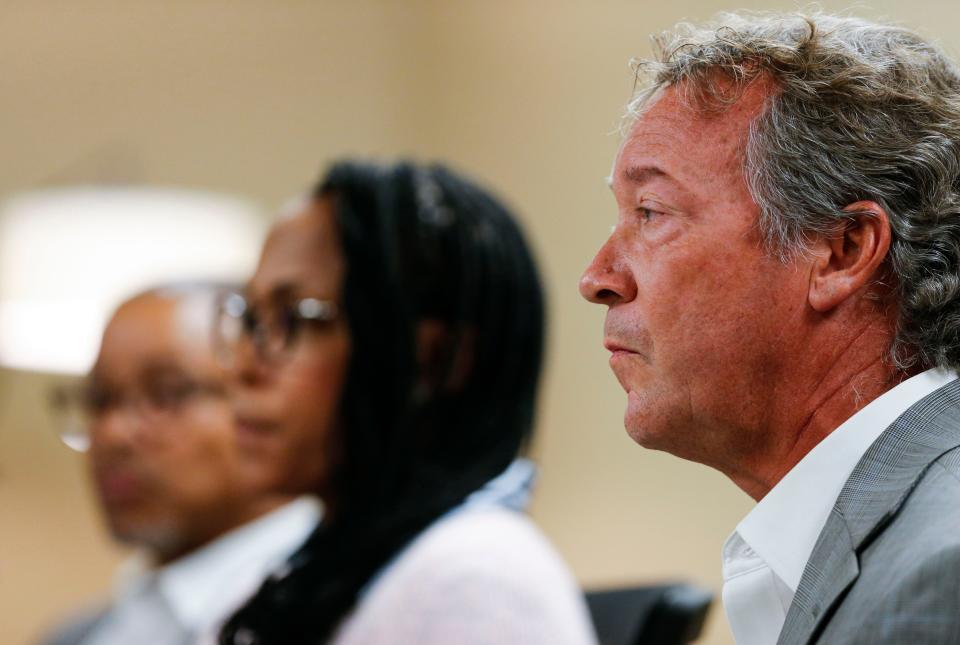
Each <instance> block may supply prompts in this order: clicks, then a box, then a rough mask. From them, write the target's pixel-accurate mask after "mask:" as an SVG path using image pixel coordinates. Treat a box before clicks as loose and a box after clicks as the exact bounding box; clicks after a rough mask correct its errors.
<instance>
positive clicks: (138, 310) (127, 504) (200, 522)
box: [46, 285, 320, 645]
mask: <svg viewBox="0 0 960 645" xmlns="http://www.w3.org/2000/svg"><path fill="white" fill-rule="evenodd" d="M220 295H222V294H221V292H220V290H218V289H217V288H215V287H212V286H207V285H190V286H178V287H171V288H163V289H155V290H152V291H149V292H146V293H143V294H141V295H138V296H136V297H134V298H132V299H131V300H129V301H127V302H126V303H124V304H123V305H122V306H121V307H120V308H119V309H118V310H117V312H116V313H115V314H114V316H113V318H112V320H111V321H110V323H109V324H108V326H107V328H106V331H105V332H104V335H103V341H102V345H101V348H100V353H99V356H98V358H97V362H96V365H95V366H94V368H93V370H92V373H91V374H90V377H89V380H88V383H87V384H86V385H85V387H84V388H83V392H82V394H81V395H80V396H79V397H78V398H77V401H78V404H79V405H81V406H82V407H83V408H84V411H85V412H86V414H87V417H88V419H89V425H88V427H89V465H90V471H91V476H92V480H93V484H94V488H95V491H96V494H97V498H98V500H99V502H100V505H101V507H102V509H103V513H104V517H105V519H106V523H107V525H108V527H109V529H110V532H111V534H112V535H113V537H114V538H115V539H116V540H117V541H119V542H121V543H124V544H128V545H131V546H134V547H137V549H138V553H137V554H136V555H135V556H134V557H133V558H132V559H131V560H130V561H129V562H128V563H127V564H126V566H125V567H123V568H122V570H121V574H120V576H119V579H118V585H117V589H116V593H115V596H114V598H113V601H112V602H111V603H110V604H109V606H107V607H105V608H100V609H98V610H95V611H92V612H89V613H87V614H86V615H84V616H82V617H81V618H79V619H76V620H74V621H71V622H70V623H69V624H68V625H66V626H65V627H61V628H60V629H59V630H57V632H56V633H55V635H54V636H52V637H51V638H50V639H49V640H47V641H46V642H47V643H50V644H56V645H68V644H72V643H77V644H79V643H84V644H88V645H110V644H115V645H120V644H122V645H129V644H131V643H137V644H138V645H140V644H151V643H156V644H158V645H159V644H168V643H169V644H185V643H198V642H199V643H204V642H214V639H215V634H216V633H217V631H218V629H219V627H220V625H221V623H222V622H223V621H224V620H225V619H226V618H227V617H229V616H230V614H231V613H232V612H233V611H234V610H235V609H236V607H237V606H238V605H240V604H241V603H242V602H243V601H244V600H246V599H247V597H248V596H249V595H251V594H252V593H253V592H254V591H256V589H257V588H258V587H259V585H260V583H261V582H262V581H263V579H264V578H265V577H266V576H267V575H269V573H270V572H271V571H272V570H273V569H274V568H275V567H277V566H279V565H280V564H281V563H283V562H284V561H285V560H286V559H287V558H288V557H289V555H290V554H291V553H292V552H293V551H294V550H295V549H296V548H297V547H299V546H300V544H301V543H302V542H303V540H304V539H305V538H306V537H307V535H308V534H309V533H310V532H311V531H312V530H313V528H314V527H315V526H316V524H317V522H318V521H319V517H320V513H319V507H318V503H317V502H316V501H315V500H314V499H312V498H298V499H292V498H290V497H282V496H277V495H273V494H270V495H268V494H265V493H261V492H258V491H255V490H253V489H252V488H251V487H250V486H249V485H247V483H246V480H245V477H244V463H243V459H242V455H241V454H240V452H238V450H237V448H236V444H235V440H236V438H235V436H234V430H235V428H234V417H233V413H232V410H231V407H230V405H229V401H228V400H227V398H226V389H225V386H226V383H225V381H224V374H223V373H222V371H221V369H220V367H219V365H218V364H217V361H216V360H215V356H214V351H213V348H212V345H211V338H212V323H213V318H214V311H215V304H216V299H217V298H218V297H219V296H220Z"/></svg>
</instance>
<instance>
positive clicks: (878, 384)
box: [730, 328, 913, 501]
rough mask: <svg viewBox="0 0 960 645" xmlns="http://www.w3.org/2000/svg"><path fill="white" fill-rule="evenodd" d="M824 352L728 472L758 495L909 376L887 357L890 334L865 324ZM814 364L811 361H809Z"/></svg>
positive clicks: (756, 497) (747, 490)
mask: <svg viewBox="0 0 960 645" xmlns="http://www.w3.org/2000/svg"><path fill="white" fill-rule="evenodd" d="M841 347H843V350H842V351H840V352H839V353H838V354H837V355H834V356H832V357H829V358H828V360H827V361H826V362H825V364H824V367H823V368H821V369H819V370H818V369H812V370H810V371H809V372H808V374H810V377H808V378H807V379H805V380H798V382H797V383H796V386H795V387H794V388H793V391H794V392H795V393H796V394H795V395H794V396H793V397H792V399H791V400H790V401H788V402H786V405H783V406H782V408H783V410H784V414H783V415H782V416H781V418H779V419H773V420H772V421H773V423H771V426H770V428H768V430H767V434H768V436H769V437H770V438H771V441H769V442H768V443H766V444H765V445H764V446H763V449H762V450H760V451H758V452H757V453H756V454H753V455H749V456H747V458H745V459H744V460H743V462H742V464H741V467H740V468H739V469H738V471H739V472H737V473H736V474H731V475H730V477H731V479H732V480H733V481H734V483H736V484H737V485H738V486H739V487H740V488H741V489H742V490H743V491H744V492H746V493H747V494H748V495H750V496H751V497H753V498H754V499H755V500H757V501H759V500H761V499H763V497H764V496H766V494H767V493H768V492H769V491H770V490H771V489H772V488H773V487H774V486H776V484H777V483H778V482H779V481H780V480H781V479H782V478H783V477H784V476H785V475H786V474H787V473H788V472H790V470H791V469H792V468H793V467H794V466H796V465H797V463H799V462H800V460H801V459H803V458H804V457H805V456H806V455H807V453H809V452H810V451H811V450H812V449H813V448H814V447H815V446H816V445H817V444H819V443H820V442H821V441H823V440H824V439H825V438H826V437H827V436H828V435H830V434H831V433H832V432H833V431H834V430H836V429H837V428H838V427H839V426H840V425H841V424H842V423H843V422H844V421H846V420H847V419H849V418H850V417H852V416H853V415H854V414H856V413H857V412H859V411H860V410H861V409H863V408H864V407H866V405H867V404H869V403H870V402H871V401H873V400H875V399H876V398H878V397H879V396H881V395H882V394H884V393H885V392H887V391H888V390H890V389H891V388H893V387H894V386H896V385H897V384H898V383H900V382H902V381H903V380H905V379H907V378H909V377H910V376H912V375H913V374H912V373H904V372H902V371H899V370H896V369H895V368H894V367H893V365H892V364H891V363H890V361H889V359H888V358H887V351H886V348H887V347H889V338H888V337H887V335H886V334H884V333H882V332H878V331H876V330H875V329H873V330H872V329H869V328H865V329H863V330H862V331H861V332H860V333H859V334H858V335H857V336H856V337H855V338H853V339H851V341H850V342H849V343H847V344H845V345H841ZM814 367H815V366H814Z"/></svg>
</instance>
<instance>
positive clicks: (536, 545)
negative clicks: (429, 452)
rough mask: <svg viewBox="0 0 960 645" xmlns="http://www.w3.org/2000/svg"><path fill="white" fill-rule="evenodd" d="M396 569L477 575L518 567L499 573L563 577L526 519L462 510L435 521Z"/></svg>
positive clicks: (491, 510)
mask: <svg viewBox="0 0 960 645" xmlns="http://www.w3.org/2000/svg"><path fill="white" fill-rule="evenodd" d="M401 558H402V560H403V561H405V562H401V561H398V562H397V565H398V566H401V567H411V568H417V569H419V568H428V569H430V568H433V567H434V566H436V565H442V566H443V568H444V569H447V568H448V567H454V568H457V569H476V570H478V571H479V570H483V569H484V568H485V566H489V567H496V566H497V565H498V564H500V563H510V564H511V565H514V564H515V565H520V568H521V570H520V571H518V570H517V569H516V568H514V567H511V568H510V569H509V570H508V571H504V573H510V574H518V573H522V572H526V573H529V572H530V571H529V570H531V569H539V568H553V567H557V568H559V569H560V570H562V571H563V572H566V566H565V565H564V564H563V561H562V560H561V558H560V556H559V555H558V554H557V552H556V550H555V549H554V548H553V545H552V544H550V542H549V540H548V539H547V538H546V536H545V535H544V534H543V533H542V532H541V531H540V529H539V528H538V527H537V526H536V524H534V523H533V522H532V521H531V520H530V519H529V518H528V517H527V516H526V515H524V514H522V513H518V512H516V511H513V510H509V509H505V508H501V507H497V506H485V507H479V508H469V507H468V508H464V509H461V510H457V511H454V512H453V513H450V514H449V515H447V516H445V517H443V518H441V519H439V520H437V521H436V522H434V523H433V524H432V525H431V526H429V527H428V528H427V529H426V530H425V531H424V532H423V533H421V534H420V535H419V536H418V537H417V539H416V540H414V541H413V542H412V543H411V544H410V545H409V546H408V548H407V549H406V551H405V553H404V554H403V555H402V556H401Z"/></svg>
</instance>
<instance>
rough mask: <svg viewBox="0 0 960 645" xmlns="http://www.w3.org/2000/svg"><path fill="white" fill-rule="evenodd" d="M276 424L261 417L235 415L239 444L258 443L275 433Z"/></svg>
mask: <svg viewBox="0 0 960 645" xmlns="http://www.w3.org/2000/svg"><path fill="white" fill-rule="evenodd" d="M276 429H277V425H276V424H275V423H271V422H269V421H265V420H263V419H254V418H250V417H237V420H236V435H237V441H238V442H239V443H240V445H241V446H248V445H250V444H260V443H261V442H263V441H264V440H266V439H268V438H269V437H271V436H273V435H275V434H276Z"/></svg>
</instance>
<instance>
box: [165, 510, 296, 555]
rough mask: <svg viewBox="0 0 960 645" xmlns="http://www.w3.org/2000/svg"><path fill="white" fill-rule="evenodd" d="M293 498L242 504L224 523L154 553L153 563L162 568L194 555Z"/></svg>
mask: <svg viewBox="0 0 960 645" xmlns="http://www.w3.org/2000/svg"><path fill="white" fill-rule="evenodd" d="M294 499H295V498H294V497H291V496H289V495H269V496H263V497H259V498H257V499H256V500H254V501H252V502H249V503H246V504H244V505H243V506H242V507H241V508H239V509H237V511H236V512H235V513H232V514H231V515H230V517H229V518H227V519H226V520H225V521H223V522H220V523H218V525H217V526H216V527H213V528H209V529H207V530H205V531H203V532H202V533H200V534H198V535H196V536H193V537H192V539H188V540H184V541H183V542H181V543H180V544H178V545H177V547H176V548H172V549H166V550H164V551H163V552H162V553H161V552H154V556H155V563H156V565H157V566H158V567H163V566H166V565H168V564H170V563H171V562H174V561H176V560H179V559H181V558H185V557H187V556H189V555H191V554H192V553H196V552H197V551H199V550H200V549H202V548H204V547H205V546H207V545H209V544H211V543H213V542H215V541H216V540H218V539H220V538H221V537H223V536H224V535H226V534H227V533H229V532H230V531H233V530H235V529H237V528H240V527H241V526H245V525H246V524H249V523H250V522H253V521H255V520H257V519H259V518H261V517H263V516H264V515H266V514H267V513H270V512H271V511H274V510H276V509H278V508H280V507H281V506H283V505H284V504H287V503H289V502H292V501H293V500H294Z"/></svg>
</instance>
